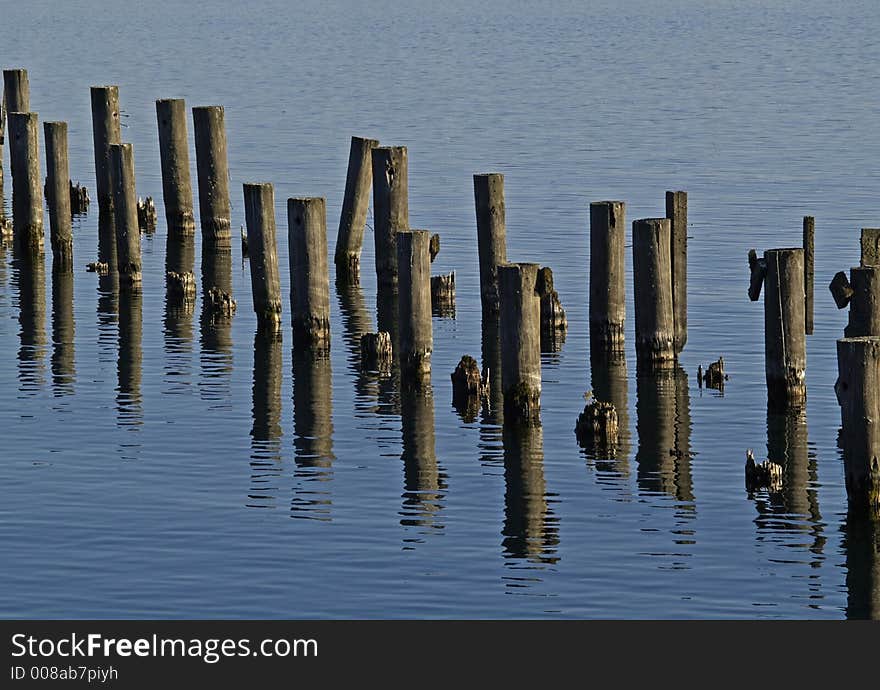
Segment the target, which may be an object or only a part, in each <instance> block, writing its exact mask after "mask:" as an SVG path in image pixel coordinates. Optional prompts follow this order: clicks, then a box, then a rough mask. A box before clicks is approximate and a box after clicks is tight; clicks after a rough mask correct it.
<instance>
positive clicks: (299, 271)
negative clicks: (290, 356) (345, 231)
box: [287, 197, 330, 353]
mask: <svg viewBox="0 0 880 690" xmlns="http://www.w3.org/2000/svg"><path fill="white" fill-rule="evenodd" d="M287 232H288V251H289V253H290V281H291V283H290V320H291V323H292V326H293V346H294V349H302V350H311V351H314V352H320V353H324V352H327V351H328V350H329V349H330V279H329V274H328V269H327V206H326V202H325V201H324V199H323V198H321V197H315V198H307V199H288V200H287Z"/></svg>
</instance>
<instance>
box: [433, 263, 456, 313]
mask: <svg viewBox="0 0 880 690" xmlns="http://www.w3.org/2000/svg"><path fill="white" fill-rule="evenodd" d="M431 314H433V315H434V316H441V317H452V318H455V271H453V272H452V273H450V274H448V275H440V276H431Z"/></svg>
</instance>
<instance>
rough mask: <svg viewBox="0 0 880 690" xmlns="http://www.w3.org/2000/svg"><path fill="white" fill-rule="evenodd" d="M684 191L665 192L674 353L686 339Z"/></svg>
mask: <svg viewBox="0 0 880 690" xmlns="http://www.w3.org/2000/svg"><path fill="white" fill-rule="evenodd" d="M687 204H688V202H687V192H666V217H667V218H668V219H669V228H670V238H669V240H670V245H669V248H670V256H671V265H672V318H673V320H674V321H675V354H676V355H678V354H679V353H680V352H681V351H682V350H683V349H684V346H685V344H686V343H687V325H688V323H687V208H688V205H687Z"/></svg>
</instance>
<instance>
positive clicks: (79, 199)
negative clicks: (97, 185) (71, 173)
mask: <svg viewBox="0 0 880 690" xmlns="http://www.w3.org/2000/svg"><path fill="white" fill-rule="evenodd" d="M89 203H91V199H90V198H89V190H88V189H87V188H86V187H85V186H82V185H80V183H79V182H77V183H76V184H74V183H73V180H70V214H71V215H72V216H81V215H83V214H84V213H88V210H89Z"/></svg>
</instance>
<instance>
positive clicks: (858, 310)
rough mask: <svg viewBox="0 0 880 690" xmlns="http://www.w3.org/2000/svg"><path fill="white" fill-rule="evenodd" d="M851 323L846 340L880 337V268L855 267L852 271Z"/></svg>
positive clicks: (846, 333) (847, 327)
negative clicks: (869, 336)
mask: <svg viewBox="0 0 880 690" xmlns="http://www.w3.org/2000/svg"><path fill="white" fill-rule="evenodd" d="M849 273H850V279H849V282H848V285H849V287H850V289H851V292H852V294H851V296H850V298H849V300H848V302H849V323H848V324H847V326H846V328H845V329H844V331H843V335H844V337H845V338H856V337H858V336H865V335H878V336H880V266H854V267H853V268H851V269H850V272H849Z"/></svg>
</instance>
